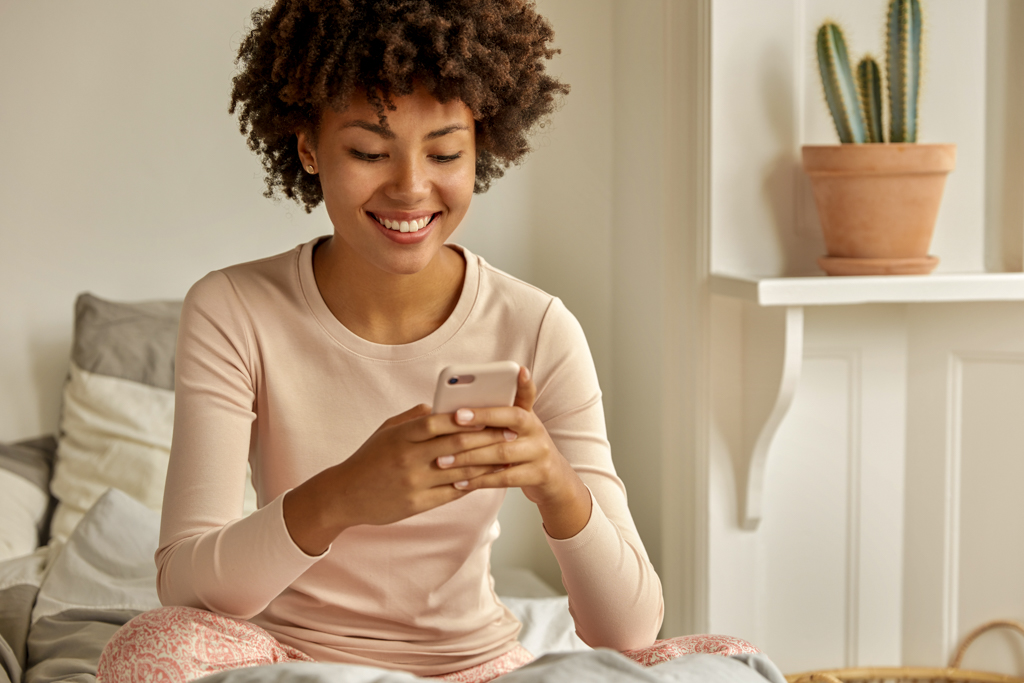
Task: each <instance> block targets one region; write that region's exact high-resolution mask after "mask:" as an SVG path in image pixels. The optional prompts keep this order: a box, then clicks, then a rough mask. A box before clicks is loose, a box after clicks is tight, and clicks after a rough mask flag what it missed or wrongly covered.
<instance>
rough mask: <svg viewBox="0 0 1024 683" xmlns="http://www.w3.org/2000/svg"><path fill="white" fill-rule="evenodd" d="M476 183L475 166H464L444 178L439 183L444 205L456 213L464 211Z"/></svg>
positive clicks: (467, 206)
mask: <svg viewBox="0 0 1024 683" xmlns="http://www.w3.org/2000/svg"><path fill="white" fill-rule="evenodd" d="M475 183H476V166H475V164H474V165H470V164H466V165H465V166H464V167H462V168H460V169H458V170H457V171H454V172H452V173H451V174H450V175H448V176H446V177H445V178H444V180H443V181H442V183H441V192H442V194H443V195H444V197H445V203H447V204H448V206H449V207H450V208H451V209H452V211H456V210H457V208H456V207H458V209H460V210H461V211H463V212H464V211H466V209H468V208H469V202H470V200H471V199H472V198H473V186H474V184H475Z"/></svg>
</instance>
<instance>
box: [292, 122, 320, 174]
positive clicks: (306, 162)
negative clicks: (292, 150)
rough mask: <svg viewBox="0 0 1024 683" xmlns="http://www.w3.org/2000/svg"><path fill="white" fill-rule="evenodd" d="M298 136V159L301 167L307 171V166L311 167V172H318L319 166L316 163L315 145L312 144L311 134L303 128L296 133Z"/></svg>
mask: <svg viewBox="0 0 1024 683" xmlns="http://www.w3.org/2000/svg"><path fill="white" fill-rule="evenodd" d="M296 137H297V138H298V152H299V160H300V161H301V162H302V168H303V169H304V170H306V171H307V172H309V167H310V166H312V167H313V171H312V172H313V173H317V172H319V167H318V166H317V164H316V147H315V146H314V145H313V141H312V136H311V135H309V133H307V132H306V131H304V130H300V131H299V132H298V133H296Z"/></svg>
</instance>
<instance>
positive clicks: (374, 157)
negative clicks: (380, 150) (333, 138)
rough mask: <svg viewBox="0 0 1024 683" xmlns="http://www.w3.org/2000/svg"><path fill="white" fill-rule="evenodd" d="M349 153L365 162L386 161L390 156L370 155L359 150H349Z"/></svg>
mask: <svg viewBox="0 0 1024 683" xmlns="http://www.w3.org/2000/svg"><path fill="white" fill-rule="evenodd" d="M349 153H350V154H351V155H352V156H354V157H355V158H356V159H361V160H363V161H380V160H381V159H386V158H387V156H388V155H387V154H370V153H368V152H360V151H359V150H358V149H352V150H349Z"/></svg>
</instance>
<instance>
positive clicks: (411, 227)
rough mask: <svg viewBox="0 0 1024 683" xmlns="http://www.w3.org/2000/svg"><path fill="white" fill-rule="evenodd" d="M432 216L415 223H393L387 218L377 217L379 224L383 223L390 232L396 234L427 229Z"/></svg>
mask: <svg viewBox="0 0 1024 683" xmlns="http://www.w3.org/2000/svg"><path fill="white" fill-rule="evenodd" d="M431 218H432V217H431V216H424V217H423V218H419V219H417V220H414V221H392V220H388V219H387V218H381V217H380V216H377V220H378V222H380V223H381V225H383V226H384V227H385V228H387V229H388V230H395V231H396V232H417V231H419V230H422V229H423V228H425V227H427V224H428V223H429V222H430V220H431Z"/></svg>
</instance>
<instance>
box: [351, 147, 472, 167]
mask: <svg viewBox="0 0 1024 683" xmlns="http://www.w3.org/2000/svg"><path fill="white" fill-rule="evenodd" d="M349 154H351V155H352V156H353V157H355V158H356V159H359V160H360V161H369V162H374V161H383V160H384V159H387V158H388V155H387V154H371V153H369V152H361V151H359V150H358V149H351V150H349ZM430 158H431V159H433V160H434V161H436V162H437V163H439V164H447V163H450V162H452V161H455V160H457V159H461V158H462V152H459V153H457V154H431V155H430Z"/></svg>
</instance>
